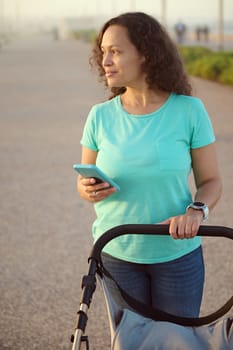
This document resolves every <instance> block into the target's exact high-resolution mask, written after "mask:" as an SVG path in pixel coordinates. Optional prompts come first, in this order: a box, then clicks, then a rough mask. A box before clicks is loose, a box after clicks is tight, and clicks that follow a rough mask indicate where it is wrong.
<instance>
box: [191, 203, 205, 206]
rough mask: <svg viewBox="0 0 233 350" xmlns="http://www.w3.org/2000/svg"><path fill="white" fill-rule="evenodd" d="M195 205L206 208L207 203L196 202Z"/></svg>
mask: <svg viewBox="0 0 233 350" xmlns="http://www.w3.org/2000/svg"><path fill="white" fill-rule="evenodd" d="M193 204H194V205H196V206H197V207H204V205H205V203H202V202H194V203H193Z"/></svg>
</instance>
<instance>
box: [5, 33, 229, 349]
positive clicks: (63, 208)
mask: <svg viewBox="0 0 233 350" xmlns="http://www.w3.org/2000/svg"><path fill="white" fill-rule="evenodd" d="M89 50H90V47H89V45H88V44H86V43H83V42H75V41H70V42H69V41H68V42H54V41H52V40H51V39H49V38H37V39H30V40H25V41H19V42H15V43H13V44H10V45H8V46H6V47H4V49H3V50H2V51H1V53H0V259H1V262H0V310H1V317H0V350H14V349H17V350H28V349H30V350H60V349H61V350H68V349H69V348H70V343H69V336H70V334H71V333H72V331H73V327H74V323H75V319H76V311H77V309H78V306H79V298H80V295H81V290H80V284H81V278H82V275H83V274H85V273H86V272H87V269H88V264H87V258H88V254H89V252H90V249H91V245H92V239H91V224H92V220H93V218H94V213H93V209H92V206H91V205H90V204H88V203H85V202H84V201H82V200H81V199H80V198H79V196H78V195H77V194H76V174H75V173H74V171H73V169H72V164H73V163H75V162H79V161H80V144H79V140H80V137H81V132H82V128H83V125H84V122H85V119H86V115H87V113H88V111H89V109H90V107H91V106H92V105H93V104H94V103H96V102H98V101H102V100H103V99H104V98H105V93H104V91H103V89H102V88H101V86H100V85H98V83H97V78H96V76H95V75H93V73H91V72H90V71H89V67H88V54H89ZM193 84H194V91H195V94H196V95H198V96H200V97H201V98H202V99H203V101H204V102H205V104H206V107H207V109H208V111H209V113H210V116H211V118H212V121H213V124H214V127H215V130H216V135H217V139H218V155H219V163H220V168H221V174H222V178H223V183H224V194H223V196H222V199H221V201H220V203H219V204H218V206H217V208H216V210H215V211H214V212H213V214H212V216H211V219H210V221H209V222H208V224H216V225H224V226H233V218H232V214H233V202H232V194H233V176H232V174H233V152H232V150H233V120H232V112H233V89H232V88H230V87H226V86H223V85H219V84H215V83H212V82H209V81H203V80H201V79H196V78H195V79H193ZM229 243H231V242H228V241H227V242H226V240H224V239H217V238H216V239H205V240H204V253H205V257H206V265H207V272H206V277H207V281H206V287H205V295H204V300H203V307H202V313H207V312H210V311H213V310H215V308H216V307H218V306H220V305H221V303H223V302H224V301H225V300H226V299H227V298H228V297H229V296H230V295H231V294H232V289H233V280H232V258H231V256H232V245H231V244H229ZM87 333H88V335H89V337H90V343H91V344H90V345H91V350H94V349H95V350H104V349H108V348H109V344H110V339H109V328H108V320H107V316H106V311H105V304H104V301H103V296H102V293H101V290H100V288H97V290H96V292H95V294H94V298H93V302H92V305H91V310H90V313H89V322H88V326H87Z"/></svg>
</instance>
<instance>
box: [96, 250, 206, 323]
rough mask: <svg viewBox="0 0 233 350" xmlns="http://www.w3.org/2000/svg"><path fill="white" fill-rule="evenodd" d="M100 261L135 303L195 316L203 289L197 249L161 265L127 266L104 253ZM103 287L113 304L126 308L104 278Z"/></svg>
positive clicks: (124, 303) (200, 257) (126, 263)
mask: <svg viewBox="0 0 233 350" xmlns="http://www.w3.org/2000/svg"><path fill="white" fill-rule="evenodd" d="M102 261H103V265H104V267H105V268H106V269H107V270H108V271H109V272H110V274H111V275H112V276H113V278H114V279H115V280H116V281H117V283H118V284H119V285H120V286H121V287H122V288H123V289H124V290H125V291H126V292H127V293H128V294H130V295H131V296H132V297H134V298H135V299H138V300H140V301H142V302H143V303H146V304H147V305H153V306H154V307H157V308H159V309H161V310H163V311H166V312H169V313H172V314H175V315H177V316H183V317H198V316H199V313H200V307H201V300H202V295H203V288H204V263H203V255H202V248H201V247H199V248H197V249H195V250H194V251H192V252H191V253H189V254H187V255H184V256H182V257H181V258H178V259H176V260H172V261H169V262H165V263H156V264H138V263H131V262H127V261H123V260H119V259H116V258H114V257H112V256H110V255H108V254H105V253H102ZM106 284H107V286H108V289H109V291H110V293H111V295H112V297H113V298H114V299H115V301H116V302H117V304H118V305H120V306H121V307H122V308H123V307H128V308H129V306H127V304H126V302H125V301H124V300H123V299H122V297H121V295H120V293H119V291H118V289H117V286H116V285H115V283H114V282H113V281H112V280H111V279H110V278H106Z"/></svg>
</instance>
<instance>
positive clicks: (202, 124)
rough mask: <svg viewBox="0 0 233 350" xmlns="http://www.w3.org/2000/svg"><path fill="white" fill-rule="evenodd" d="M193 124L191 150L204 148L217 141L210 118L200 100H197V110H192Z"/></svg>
mask: <svg viewBox="0 0 233 350" xmlns="http://www.w3.org/2000/svg"><path fill="white" fill-rule="evenodd" d="M192 123H193V125H192V137H191V148H199V147H204V146H207V145H209V144H211V143H213V142H214V141H215V134H214V130H213V125H212V123H211V120H210V117H209V115H208V113H207V111H206V108H205V106H204V104H203V102H202V101H201V100H199V99H196V104H195V108H193V110H192Z"/></svg>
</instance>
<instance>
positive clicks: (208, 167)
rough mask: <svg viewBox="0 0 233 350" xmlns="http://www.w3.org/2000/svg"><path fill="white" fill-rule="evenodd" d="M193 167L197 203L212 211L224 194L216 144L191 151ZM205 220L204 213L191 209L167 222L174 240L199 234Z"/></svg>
mask: <svg viewBox="0 0 233 350" xmlns="http://www.w3.org/2000/svg"><path fill="white" fill-rule="evenodd" d="M191 157H192V166H193V173H194V179H195V184H196V194H195V201H198V202H203V203H205V204H206V205H207V206H208V207H209V210H210V211H211V210H212V209H213V208H214V206H215V204H216V203H217V201H218V200H219V198H220V196H221V192H222V183H221V179H220V175H219V170H218V165H217V157H216V150H215V144H214V143H212V144H210V145H208V146H205V147H201V148H197V149H193V150H192V151H191ZM202 220H203V212H202V211H201V210H196V209H192V208H189V209H188V210H187V212H186V213H185V214H184V215H179V216H175V217H172V218H169V219H168V220H166V223H167V224H170V229H169V231H170V234H171V235H172V237H173V238H191V237H194V236H195V235H196V234H197V231H198V229H199V226H200V225H201V223H202Z"/></svg>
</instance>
